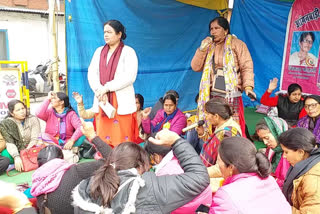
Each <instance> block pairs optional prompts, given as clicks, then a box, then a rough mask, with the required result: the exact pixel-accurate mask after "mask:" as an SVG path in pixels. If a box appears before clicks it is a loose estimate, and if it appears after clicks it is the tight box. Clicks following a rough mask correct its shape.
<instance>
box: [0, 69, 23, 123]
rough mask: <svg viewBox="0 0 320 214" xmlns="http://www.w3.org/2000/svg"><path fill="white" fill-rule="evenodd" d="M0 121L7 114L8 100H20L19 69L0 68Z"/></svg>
mask: <svg viewBox="0 0 320 214" xmlns="http://www.w3.org/2000/svg"><path fill="white" fill-rule="evenodd" d="M0 88H1V90H0V121H1V120H2V119H3V118H4V117H5V116H7V113H8V102H9V101H10V100H12V99H17V100H20V80H19V70H9V69H8V70H6V69H5V68H4V69H2V70H0Z"/></svg>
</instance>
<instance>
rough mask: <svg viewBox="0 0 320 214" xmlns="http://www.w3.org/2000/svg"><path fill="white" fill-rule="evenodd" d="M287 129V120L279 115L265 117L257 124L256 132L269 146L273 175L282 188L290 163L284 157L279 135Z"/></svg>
mask: <svg viewBox="0 0 320 214" xmlns="http://www.w3.org/2000/svg"><path fill="white" fill-rule="evenodd" d="M287 130H288V125H287V123H286V121H284V120H283V119H281V118H279V117H265V118H263V119H261V120H260V121H259V123H257V125H256V134H257V135H258V137H259V139H260V140H261V141H263V142H264V144H265V145H266V146H267V150H266V153H265V155H266V156H267V158H268V159H269V161H270V163H271V165H272V171H271V172H272V174H271V175H272V176H274V177H275V179H276V181H277V183H278V184H279V186H280V187H281V188H282V186H283V182H284V180H285V178H286V174H287V171H288V169H289V167H290V165H289V163H288V161H286V160H285V159H283V150H282V149H281V146H280V144H279V143H278V137H279V136H280V134H281V133H282V132H284V131H287Z"/></svg>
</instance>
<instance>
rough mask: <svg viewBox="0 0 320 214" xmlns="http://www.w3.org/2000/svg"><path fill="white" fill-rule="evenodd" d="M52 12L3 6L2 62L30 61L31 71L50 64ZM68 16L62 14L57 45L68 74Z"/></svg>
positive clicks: (61, 69)
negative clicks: (66, 30) (66, 23)
mask: <svg viewBox="0 0 320 214" xmlns="http://www.w3.org/2000/svg"><path fill="white" fill-rule="evenodd" d="M48 17H49V16H48V11H46V10H34V9H26V8H19V7H15V8H10V7H0V60H11V61H27V62H28V69H29V70H33V69H35V68H36V66H37V65H39V64H41V63H45V62H47V61H48V60H49V59H50V57H51V55H52V54H51V52H50V46H49V38H50V37H49V21H48ZM64 18H65V16H64V13H63V12H58V13H57V16H56V22H57V25H58V27H57V44H58V56H59V59H60V63H59V72H62V73H66V45H65V19H64Z"/></svg>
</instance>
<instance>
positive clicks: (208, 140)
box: [197, 99, 242, 177]
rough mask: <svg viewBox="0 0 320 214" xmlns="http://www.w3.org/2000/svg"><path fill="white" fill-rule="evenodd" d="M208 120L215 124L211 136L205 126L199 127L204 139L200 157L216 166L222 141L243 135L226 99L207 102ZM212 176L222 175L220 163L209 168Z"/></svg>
mask: <svg viewBox="0 0 320 214" xmlns="http://www.w3.org/2000/svg"><path fill="white" fill-rule="evenodd" d="M205 116H206V120H207V121H209V123H210V124H211V125H212V126H213V128H215V129H214V132H213V134H212V135H211V136H208V133H207V132H205V131H204V127H203V126H199V127H198V128H197V131H198V135H199V138H201V139H202V141H203V142H202V144H203V146H202V150H201V153H200V157H201V159H202V161H203V163H204V165H205V166H207V167H210V166H214V165H215V164H216V161H217V156H218V148H219V145H220V142H221V141H222V140H223V139H224V138H226V137H232V136H241V135H242V132H241V128H240V126H239V124H238V123H237V122H236V121H234V120H233V118H232V110H231V108H230V106H229V105H228V104H227V103H226V102H225V101H224V99H211V100H209V101H208V102H207V103H206V104H205ZM208 170H209V175H210V177H220V176H221V174H220V172H219V167H218V165H215V166H214V167H212V168H209V169H208Z"/></svg>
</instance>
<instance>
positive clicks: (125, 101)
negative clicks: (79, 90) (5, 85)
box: [88, 20, 138, 146]
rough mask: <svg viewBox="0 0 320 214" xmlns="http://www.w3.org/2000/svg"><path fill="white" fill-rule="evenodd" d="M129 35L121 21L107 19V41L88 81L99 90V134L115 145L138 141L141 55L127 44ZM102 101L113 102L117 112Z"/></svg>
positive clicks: (96, 56)
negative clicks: (108, 109) (112, 112)
mask: <svg viewBox="0 0 320 214" xmlns="http://www.w3.org/2000/svg"><path fill="white" fill-rule="evenodd" d="M125 38H126V33H125V28H124V26H123V25H122V24H121V23H120V22H119V21H117V20H109V21H107V22H106V23H105V24H104V40H105V42H106V44H105V45H104V46H101V47H99V48H98V49H97V50H96V51H95V53H94V55H93V57H92V60H91V63H90V66H89V68H88V81H89V84H90V87H91V89H92V90H93V91H94V93H95V98H94V104H93V110H94V112H95V113H96V114H95V121H96V129H97V135H98V136H99V137H100V138H101V139H102V140H104V141H106V142H107V143H108V144H110V145H111V146H117V145H118V144H120V143H122V142H125V141H134V140H135V139H136V138H137V134H138V127H137V122H136V118H135V116H134V113H135V112H136V103H135V92H134V88H133V83H134V81H135V80H136V76H137V72H138V59H137V56H136V53H135V51H134V50H133V49H132V48H131V47H129V46H126V45H124V44H123V42H122V41H123V40H124V39H125ZM101 103H107V104H108V103H110V104H111V105H112V106H113V107H114V109H115V110H116V111H115V115H114V116H113V117H112V116H110V114H108V112H105V111H103V110H102V109H101ZM108 115H109V116H108Z"/></svg>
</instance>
